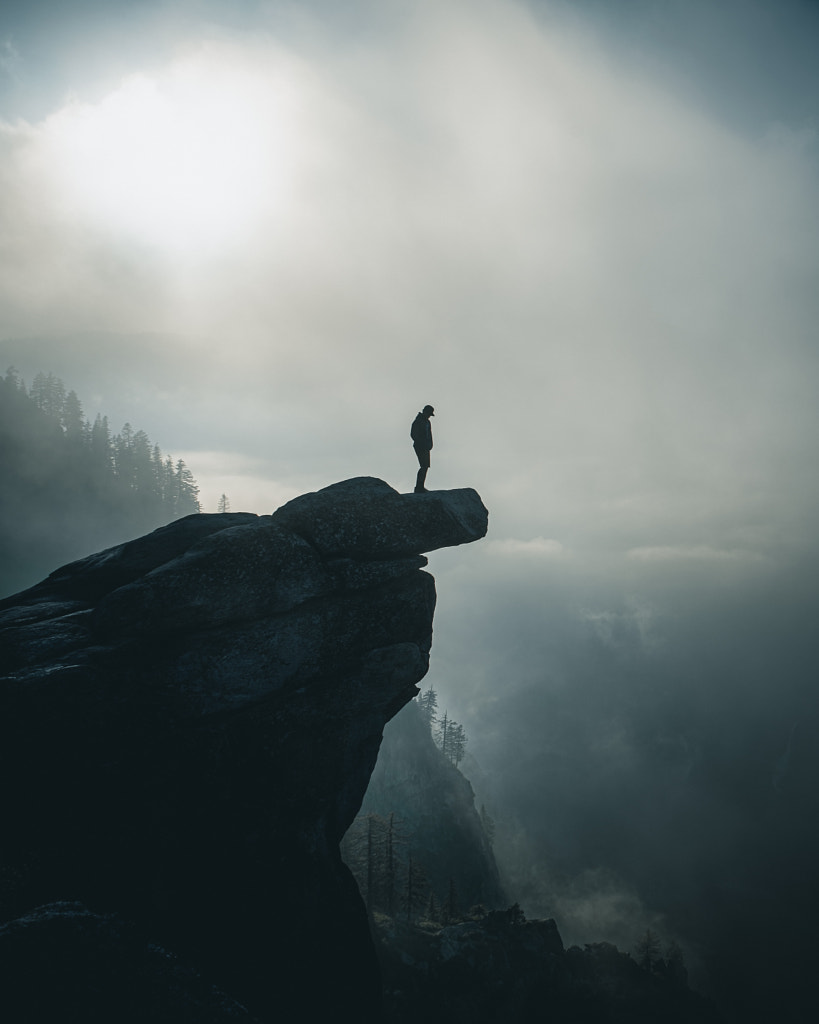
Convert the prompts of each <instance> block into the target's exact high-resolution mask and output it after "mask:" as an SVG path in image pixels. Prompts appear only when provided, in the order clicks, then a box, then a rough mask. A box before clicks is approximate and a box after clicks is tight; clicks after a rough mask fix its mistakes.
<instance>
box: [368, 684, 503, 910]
mask: <svg viewBox="0 0 819 1024" xmlns="http://www.w3.org/2000/svg"><path fill="white" fill-rule="evenodd" d="M369 813H374V814H378V815H380V816H381V817H382V818H389V816H390V815H391V814H392V815H394V816H395V819H396V821H397V822H398V823H399V826H398V827H399V828H400V831H401V833H402V837H403V847H404V857H405V858H406V857H407V856H408V855H409V856H412V858H413V861H414V862H415V863H416V864H417V865H418V866H420V868H421V869H422V871H423V873H424V877H425V881H426V883H427V885H428V886H429V889H430V891H431V892H432V894H433V895H434V898H435V900H436V902H437V904H438V906H439V907H442V906H443V905H444V903H445V901H446V899H447V897H448V893H449V889H450V886H451V885H452V884H454V886H455V892H456V893H457V902H458V904H459V907H460V909H461V910H462V911H468V910H469V908H470V907H472V906H474V905H475V904H482V905H483V906H485V907H486V908H488V909H490V910H494V909H496V908H498V907H500V906H505V905H506V903H507V902H508V901H507V900H506V897H505V895H504V893H503V890H502V887H501V882H500V878H499V875H498V867H497V864H496V863H495V857H494V854H493V852H492V845H491V842H490V838H489V836H487V834H486V831H485V830H484V828H483V826H482V824H481V818H480V816H479V814H478V812H477V810H476V808H475V794H474V792H473V790H472V786H471V785H470V783H469V781H468V779H466V778H465V777H464V776H463V775H462V774H461V772H460V771H459V770H458V769H457V768H456V767H455V766H454V765H453V764H451V763H450V761H449V759H448V758H447V757H445V756H444V755H443V754H442V753H441V751H440V750H439V749H438V747H437V745H436V744H435V742H434V741H433V739H432V736H431V734H430V727H429V724H428V722H427V721H426V720H425V719H424V717H423V715H422V714H421V711H420V709H419V708H418V706H417V702H415V701H413V702H412V703H411V704H410V705H409V706H408V707H406V708H405V709H404V711H403V712H402V714H400V715H398V716H397V717H396V718H394V719H393V720H392V721H391V722H390V723H389V725H388V726H387V728H386V729H385V730H384V742H383V743H382V745H381V751H380V753H379V756H378V762H377V763H376V766H375V770H374V771H373V774H372V778H371V779H370V785H369V787H368V789H367V792H366V794H365V796H364V802H363V804H362V807H361V814H363V815H366V814H369ZM351 867H352V868H353V870H354V872H356V869H357V867H358V866H357V865H356V864H355V863H354V862H353V863H351Z"/></svg>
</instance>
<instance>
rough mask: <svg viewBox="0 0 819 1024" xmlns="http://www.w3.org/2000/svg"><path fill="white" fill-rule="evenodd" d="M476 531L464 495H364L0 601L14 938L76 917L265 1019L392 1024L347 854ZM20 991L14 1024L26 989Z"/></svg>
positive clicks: (339, 497) (9, 1016)
mask: <svg viewBox="0 0 819 1024" xmlns="http://www.w3.org/2000/svg"><path fill="white" fill-rule="evenodd" d="M486 528H487V513H486V509H485V508H484V507H483V505H482V503H481V501H480V498H479V497H478V495H477V494H476V493H475V491H473V490H471V489H464V490H458V491H437V492H431V493H429V494H419V495H401V494H398V493H397V492H396V491H394V490H393V489H392V488H391V487H389V486H388V485H387V484H385V483H383V482H382V481H379V480H374V479H371V478H360V479H356V480H350V481H345V482H344V483H341V484H336V485H333V486H332V487H328V488H325V489H324V490H322V491H318V492H316V493H315V494H309V495H304V496H302V497H300V498H297V499H295V500H294V501H292V502H290V503H288V504H287V505H285V506H283V507H282V508H280V509H278V510H277V511H276V512H275V513H274V514H273V515H272V516H254V515H250V514H244V513H240V514H224V515H197V516H190V517H188V518H187V519H184V520H180V521H178V522H175V523H173V524H171V525H170V526H167V527H163V528H162V529H160V530H157V531H155V532H154V533H153V534H150V535H149V536H147V537H143V538H140V539H138V540H135V541H132V542H130V543H128V544H124V545H122V546H120V547H117V548H112V549H110V550H108V551H104V552H102V553H100V554H97V555H93V556H91V557H90V558H87V559H84V560H82V561H80V562H75V563H73V564H72V565H69V566H66V567H64V568H63V569H60V570H58V571H57V572H55V573H53V574H52V575H51V576H50V577H49V578H48V579H47V580H45V581H44V582H43V583H41V584H38V585H37V586H36V587H33V588H32V589H31V590H29V591H26V592H24V593H22V594H18V595H16V596H15V597H13V598H10V599H7V600H5V601H3V602H0V650H1V651H2V655H0V676H1V677H2V678H0V766H2V771H3V777H4V779H5V780H6V782H5V784H4V787H3V790H2V794H0V817H1V818H2V821H3V828H4V833H3V838H2V847H1V848H0V857H1V858H2V872H1V873H0V920H3V921H9V920H10V919H11V918H14V917H21V916H24V915H29V916H30V915H31V912H32V910H33V908H35V907H37V906H40V905H42V904H47V903H53V902H54V901H66V900H72V901H81V903H82V906H83V907H84V908H86V910H87V912H88V913H89V914H91V915H92V916H94V915H96V916H94V920H96V919H97V918H99V919H102V920H105V921H109V920H111V915H115V916H116V920H121V921H125V922H128V927H129V928H133V929H135V930H136V933H137V934H138V936H140V937H141V938H140V941H143V940H144V941H145V942H147V943H158V944H159V946H160V947H161V948H163V949H169V950H172V951H173V954H174V955H175V956H178V957H179V958H180V962H183V963H185V964H190V965H193V967H192V968H191V969H194V968H195V970H196V972H197V976H201V977H204V978H206V979H208V980H209V982H210V983H211V984H214V985H217V986H219V988H220V989H221V990H224V991H226V992H228V993H230V996H231V997H232V998H234V999H236V1000H238V1002H239V1003H240V1004H242V1006H244V1007H246V1008H247V1010H248V1011H249V1012H250V1013H252V1014H253V1015H256V1016H258V1017H259V1018H261V1019H264V1020H266V1019H273V1018H274V1017H276V1018H277V1019H278V1018H279V1017H280V1016H281V1014H280V1010H281V1007H283V1006H289V1005H298V1006H299V1007H300V1015H299V1019H303V1020H321V1019H325V1018H326V1017H328V1016H329V1015H330V1013H332V1014H333V1015H334V1016H335V1015H337V1014H338V1013H339V1012H342V1013H343V1015H345V1016H353V1015H354V1016H356V1019H358V1020H363V1021H366V1020H370V1019H377V1017H378V1013H379V1010H378V1005H379V983H378V976H377V969H376V965H375V958H374V953H373V950H372V945H371V942H370V939H369V934H368V925H367V921H366V916H365V913H364V909H363V906H362V903H361V900H360V897H359V895H358V891H357V889H356V887H355V883H354V881H353V879H352V877H351V875H350V873H349V871H348V870H347V869H346V867H345V866H344V865H343V864H342V862H341V859H340V857H339V853H338V843H339V841H340V839H341V837H342V835H343V834H344V832H345V830H346V829H347V827H348V826H349V824H350V822H351V821H352V820H353V818H354V816H355V814H356V812H357V811H358V809H359V807H360V804H361V800H362V797H363V795H364V792H365V790H366V788H367V783H368V781H369V778H370V774H371V772H372V769H373V765H374V764H375V760H376V756H377V754H378V749H379V744H380V741H381V735H382V730H383V728H384V725H385V723H386V722H387V721H388V720H389V719H390V718H392V717H393V715H395V714H396V712H397V711H398V710H399V709H400V708H401V707H402V706H403V705H404V704H406V703H407V702H408V701H409V700H410V699H411V698H412V697H413V696H414V695H415V694H416V693H417V687H416V683H417V682H418V681H419V680H420V679H421V678H422V677H423V676H424V674H425V673H426V671H427V668H428V662H429V651H430V644H431V636H432V617H433V611H434V606H435V584H434V580H433V579H432V577H431V576H430V575H429V574H428V573H426V572H424V571H422V570H423V566H424V565H425V564H426V559H425V558H424V557H423V552H427V551H431V550H434V549H436V548H440V547H443V546H447V545H453V544H462V543H468V542H470V541H473V540H477V539H478V538H480V537H482V536H483V535H484V534H485V533H486ZM79 919H81V920H83V921H86V919H85V918H83V917H82V914H80V915H79V918H78V920H79ZM86 924H87V921H86ZM39 969H40V971H41V972H42V966H41V965H40V968H39ZM4 982H5V991H6V995H5V1000H6V1003H7V1005H6V1006H4V1007H3V1008H2V1009H3V1010H5V1011H6V1012H5V1015H4V1019H6V1020H9V1021H12V1020H14V1019H15V1018H14V1016H13V1013H12V1012H11V1009H10V1007H11V1001H12V995H11V994H10V993H13V992H15V991H16V992H17V993H18V995H20V994H21V993H23V992H24V991H25V988H26V985H27V984H31V983H33V981H32V979H31V978H26V973H25V970H24V969H23V968H22V967H21V968H20V969H19V970H18V971H17V972H16V974H15V977H13V978H8V979H4ZM2 999H3V996H2V995H0V1000H2ZM115 1016H116V1014H115V1013H114V1016H113V1017H112V1018H111V1019H114V1017H115ZM20 1019H24V1018H22V1017H21V1018H20ZM86 1019H93V1017H92V1015H90V1014H89V1015H87V1017H86ZM152 1019H156V1020H164V1019H166V1018H164V1017H161V1016H155V1017H152ZM167 1019H168V1020H171V1019H176V1018H174V1017H173V1015H170V1016H168V1017H167Z"/></svg>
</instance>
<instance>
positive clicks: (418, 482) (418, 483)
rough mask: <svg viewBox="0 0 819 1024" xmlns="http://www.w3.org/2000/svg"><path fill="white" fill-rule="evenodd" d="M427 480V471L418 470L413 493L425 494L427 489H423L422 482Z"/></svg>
mask: <svg viewBox="0 0 819 1024" xmlns="http://www.w3.org/2000/svg"><path fill="white" fill-rule="evenodd" d="M426 478H427V471H426V470H425V469H419V470H418V476H417V477H416V478H415V493H416V494H426V493H427V489H426V487H424V481H425V480H426Z"/></svg>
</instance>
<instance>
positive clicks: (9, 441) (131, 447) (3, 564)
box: [0, 368, 200, 596]
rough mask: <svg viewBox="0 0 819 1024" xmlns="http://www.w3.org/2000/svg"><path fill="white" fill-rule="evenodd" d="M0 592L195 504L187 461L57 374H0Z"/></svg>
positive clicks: (180, 513) (191, 509) (27, 582)
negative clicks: (86, 405)
mask: <svg viewBox="0 0 819 1024" xmlns="http://www.w3.org/2000/svg"><path fill="white" fill-rule="evenodd" d="M0 479H2V481H3V486H2V490H0V596H4V595H7V594H11V593H14V592H15V591H17V590H20V589H22V588H24V587H27V586H30V585H32V584H34V583H36V582H37V581H38V580H40V579H41V578H43V577H44V576H46V575H48V573H49V572H52V571H53V570H54V569H56V568H58V567H59V566H60V565H63V564H65V563H66V562H69V561H72V560H74V559H76V558H81V557H83V556H85V555H87V554H91V553H92V552H94V551H99V550H100V549H102V548H105V547H109V546H111V545H113V544H119V543H122V542H124V541H126V540H129V539H131V538H133V537H136V536H139V535H140V534H142V533H146V532H148V531H150V530H154V529H156V528H157V527H158V526H162V525H163V524H165V523H167V522H169V521H170V520H172V519H175V518H179V517H181V516H186V515H190V514H191V513H195V512H199V511H200V505H199V498H198V494H199V488H198V486H197V484H196V480H195V479H194V477H193V474H192V473H191V471H190V470H189V469H188V467H187V466H186V465H185V463H184V461H183V460H182V459H177V460H174V459H172V458H171V456H169V455H165V454H163V452H162V450H161V449H160V447H159V445H158V444H153V443H152V442H151V440H150V439H149V437H148V435H147V434H146V433H145V431H144V430H135V429H134V428H133V427H132V426H131V424H130V423H126V424H124V426H123V427H122V429H121V430H120V431H119V433H117V434H112V432H111V429H110V427H109V424H108V417H107V416H102V415H100V414H97V415H96V416H95V418H94V420H93V421H92V420H90V419H88V418H86V416H85V414H84V412H83V407H82V402H81V401H80V399H79V397H78V396H77V394H76V392H75V391H73V390H68V389H67V388H66V386H65V384H64V383H63V381H62V380H60V378H59V377H56V376H55V375H54V374H52V373H38V374H37V375H36V376H35V377H34V379H33V380H32V381H31V384H30V385H28V386H27V385H26V382H25V381H24V380H23V379H22V378H21V377H20V376H19V375H18V374H17V372H16V371H15V370H14V369H13V368H11V369H9V370H8V371H7V373H6V375H5V377H0Z"/></svg>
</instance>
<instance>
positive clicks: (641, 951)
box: [634, 928, 662, 971]
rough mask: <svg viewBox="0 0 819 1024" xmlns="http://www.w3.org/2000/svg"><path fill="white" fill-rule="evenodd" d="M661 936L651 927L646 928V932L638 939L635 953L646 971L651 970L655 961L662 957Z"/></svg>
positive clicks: (638, 961)
mask: <svg viewBox="0 0 819 1024" xmlns="http://www.w3.org/2000/svg"><path fill="white" fill-rule="evenodd" d="M661 949H662V946H661V945H660V938H659V936H658V935H657V934H656V933H655V932H653V931H652V930H651V929H650V928H646V930H645V934H644V935H643V936H642V937H641V938H640V939H639V940H638V941H637V944H636V945H635V947H634V953H635V955H636V957H637V963H638V964H639V965H640V966H641V967H642V968H644V970H646V971H650V970H651V969H652V967H653V966H654V964H655V963H657V961H658V960H660V959H661V954H660V951H661Z"/></svg>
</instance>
